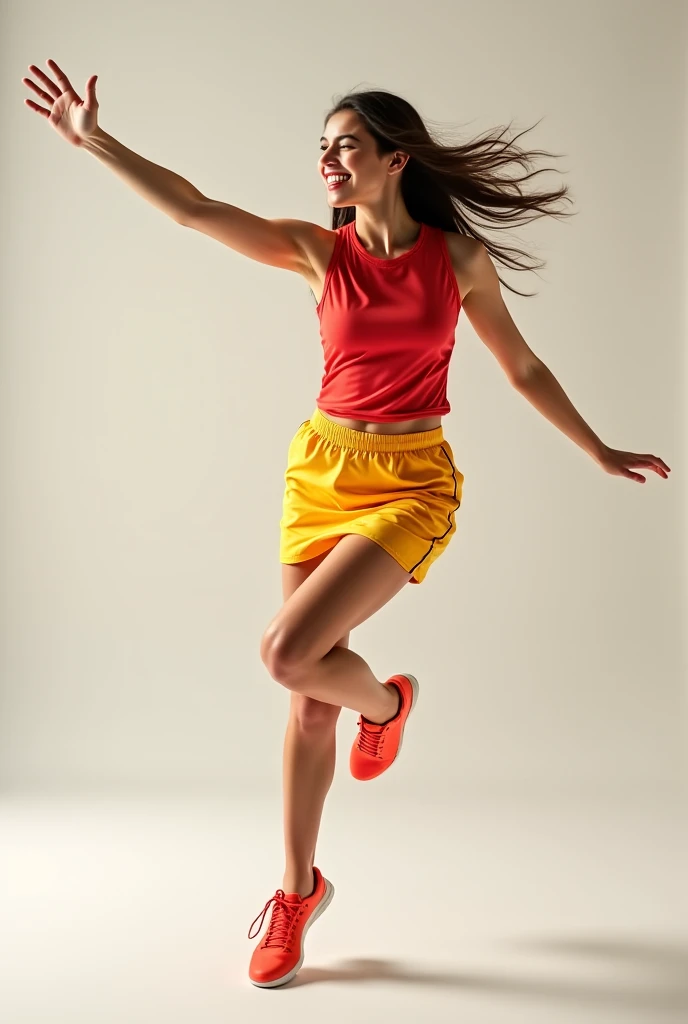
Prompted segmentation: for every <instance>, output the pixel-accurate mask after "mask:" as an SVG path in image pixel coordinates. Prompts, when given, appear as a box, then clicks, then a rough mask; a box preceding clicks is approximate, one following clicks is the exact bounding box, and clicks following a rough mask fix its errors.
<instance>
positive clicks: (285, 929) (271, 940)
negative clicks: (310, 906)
mask: <svg viewBox="0 0 688 1024" xmlns="http://www.w3.org/2000/svg"><path fill="white" fill-rule="evenodd" d="M284 897H285V892H284V889H278V890H277V892H276V893H275V895H274V896H271V897H270V899H269V900H268V901H267V903H266V904H265V906H264V907H263V909H262V910H261V912H260V914H259V915H258V917H257V918H256V920H255V921H254V922H253V924H252V925H251V927H250V928H249V930H248V937H249V939H254V938H255V935H251V932H252V931H253V925H254V924H255V923H256V921H258V920H259V919H260V924H259V925H258V931H257V932H256V935H257V934H258V932H259V931H260V929H261V928H262V927H263V921H264V920H265V915H266V914H267V912H268V908H269V906H270V904H271V903H272V902H274V904H275V906H274V909H273V913H272V918H271V920H270V925H269V927H268V930H267V933H266V935H265V941H264V942H263V946H285V947H286V946H287V945H288V943H289V941H290V939H291V933H292V930H293V928H294V924H295V922H296V918H297V917H298V915H299V911H300V910H301V904H300V903H287V901H286V900H285V898H284Z"/></svg>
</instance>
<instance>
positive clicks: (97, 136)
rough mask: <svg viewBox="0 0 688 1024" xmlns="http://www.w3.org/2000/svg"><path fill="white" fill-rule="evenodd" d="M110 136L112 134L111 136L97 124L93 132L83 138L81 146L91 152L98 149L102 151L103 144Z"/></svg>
mask: <svg viewBox="0 0 688 1024" xmlns="http://www.w3.org/2000/svg"><path fill="white" fill-rule="evenodd" d="M110 138H111V136H109V135H108V133H107V132H104V131H103V129H102V128H101V127H100V125H96V127H95V129H94V130H93V131H92V132H91V134H90V135H87V136H86V138H85V139H82V140H81V148H82V149H85V150H86V151H87V152H89V153H95V152H96V151H100V152H102V150H103V146H104V145H105V143H106V142H107V141H108V140H109V139H110Z"/></svg>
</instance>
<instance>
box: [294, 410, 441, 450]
mask: <svg viewBox="0 0 688 1024" xmlns="http://www.w3.org/2000/svg"><path fill="white" fill-rule="evenodd" d="M310 425H311V427H312V428H313V430H315V431H316V433H318V434H320V436H321V437H324V438H325V439H326V440H328V441H331V442H332V443H333V444H336V445H338V446H339V447H340V448H355V449H357V450H358V451H363V452H409V451H415V450H416V449H418V448H433V447H435V446H436V445H440V444H442V442H443V441H444V431H443V430H442V427H441V426H440V427H435V428H434V429H433V430H421V431H419V432H418V433H416V434H373V433H370V432H369V431H367V430H352V429H351V427H343V426H342V425H341V423H335V422H334V421H333V420H329V419H328V418H327V416H325V415H324V413H322V412H321V411H320V409H318V408H316V410H315V412H314V413H313V415H312V416H311V419H310Z"/></svg>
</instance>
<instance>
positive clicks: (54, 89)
mask: <svg viewBox="0 0 688 1024" xmlns="http://www.w3.org/2000/svg"><path fill="white" fill-rule="evenodd" d="M29 71H30V72H31V73H32V74H33V75H35V76H36V78H40V80H41V82H43V84H44V85H45V86H47V88H48V91H49V92H50V95H51V96H53V97H54V98H55V99H57V97H58V96H61V95H62V93H61V90H60V89H59V88H58V86H56V85H55V83H54V82H53V80H52V78H48V76H47V75H46V74H45V73H44V72H43V71H41V69H40V68H37V67H36V65H35V64H29Z"/></svg>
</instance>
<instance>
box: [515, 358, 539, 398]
mask: <svg viewBox="0 0 688 1024" xmlns="http://www.w3.org/2000/svg"><path fill="white" fill-rule="evenodd" d="M546 372H547V366H546V365H545V364H544V363H543V361H542V360H541V359H538V358H537V357H536V358H535V359H529V360H528V362H527V363H524V364H523V365H520V366H517V367H515V368H514V369H513V370H512V371H511V373H510V374H509V382H510V383H511V385H512V386H513V387H515V388H516V389H517V390H520V389H521V388H527V387H528V386H529V384H532V382H533V381H534V380H536V379H538V378H539V377H540V376H541V375H542V374H543V373H546Z"/></svg>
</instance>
